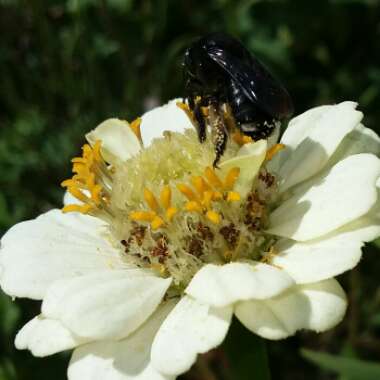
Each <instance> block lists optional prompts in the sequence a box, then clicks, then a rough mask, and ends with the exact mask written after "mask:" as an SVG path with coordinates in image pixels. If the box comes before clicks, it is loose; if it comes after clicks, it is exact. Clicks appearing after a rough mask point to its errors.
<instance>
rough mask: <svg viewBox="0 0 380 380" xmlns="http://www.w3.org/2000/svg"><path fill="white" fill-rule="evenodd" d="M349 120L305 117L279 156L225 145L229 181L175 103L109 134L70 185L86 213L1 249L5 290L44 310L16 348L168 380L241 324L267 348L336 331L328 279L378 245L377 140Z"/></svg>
mask: <svg viewBox="0 0 380 380" xmlns="http://www.w3.org/2000/svg"><path fill="white" fill-rule="evenodd" d="M355 108H356V104H355V103H353V102H344V103H341V104H338V105H332V106H322V107H317V108H314V109H311V110H309V111H307V112H305V113H304V114H302V115H300V116H298V117H296V118H295V119H293V120H292V121H291V122H290V124H289V126H288V128H287V130H286V132H285V133H284V135H283V137H282V139H281V143H282V144H284V146H285V148H284V149H283V150H281V151H280V152H278V153H277V154H275V155H274V153H275V152H276V151H277V149H278V148H279V147H281V146H279V145H274V146H272V147H270V148H268V146H267V142H266V141H258V142H256V143H248V144H245V145H243V146H242V147H240V146H239V145H238V144H237V143H235V142H233V139H232V138H231V139H230V142H229V143H228V147H227V150H226V152H225V154H224V155H223V157H222V160H221V162H220V169H219V170H213V169H212V168H211V167H210V166H209V165H210V163H211V162H212V161H213V158H214V153H213V145H212V143H211V142H210V140H211V139H210V138H208V141H207V142H206V143H204V144H199V143H198V141H197V137H196V133H195V131H194V129H193V128H192V126H191V123H190V122H189V119H188V118H187V117H186V115H185V113H184V112H183V111H182V110H180V109H179V108H177V107H176V105H175V102H171V103H169V104H168V105H166V106H164V107H160V108H156V109H154V110H153V111H150V112H148V113H146V114H145V115H144V116H143V117H142V120H141V125H140V124H139V120H138V121H135V122H134V123H132V124H131V125H129V124H128V123H126V122H124V121H121V120H117V119H110V120H107V121H105V122H104V123H102V124H101V125H100V126H98V127H97V128H96V129H95V130H94V131H92V132H91V133H89V134H88V135H87V139H88V141H89V144H90V145H86V146H85V147H84V148H83V157H80V158H76V159H74V160H73V162H74V164H73V165H74V168H73V169H74V172H75V173H76V175H74V177H73V179H72V180H68V181H65V182H64V185H65V186H66V187H68V189H69V191H70V192H71V194H73V195H75V196H76V197H77V198H79V200H80V202H73V198H72V197H71V195H68V196H67V197H66V204H70V205H66V206H65V208H64V211H65V213H63V212H61V211H60V210H52V211H49V212H47V213H45V214H43V215H41V216H40V217H38V218H37V219H35V220H31V221H26V222H23V223H19V224H17V225H15V226H14V227H12V228H11V229H10V230H9V231H8V232H7V233H6V234H5V235H4V237H3V239H2V241H1V254H0V264H1V269H2V271H1V278H0V284H1V287H2V289H3V290H4V292H6V293H7V294H9V295H10V296H12V297H27V298H32V299H36V300H42V308H41V314H40V315H38V316H37V317H35V318H34V319H33V320H31V321H30V322H29V323H27V324H26V325H25V326H24V327H23V328H22V329H21V330H20V331H19V333H18V334H17V337H16V347H17V348H19V349H29V350H31V351H32V353H33V354H34V355H36V356H45V355H50V354H54V353H56V352H59V351H62V350H67V349H72V348H75V351H74V354H73V357H72V359H71V362H70V365H69V370H68V376H69V379H71V380H87V379H88V380H89V379H92V380H94V379H95V380H96V379H99V380H129V379H135V380H136V379H137V380H167V379H174V378H175V377H176V376H177V375H179V374H181V373H183V372H185V371H187V370H188V369H189V368H190V367H191V365H192V364H193V363H194V362H195V360H196V357H197V355H198V354H199V353H204V352H206V351H208V350H210V349H212V348H213V347H215V346H217V345H219V344H220V343H221V342H222V341H223V339H224V338H225V336H226V334H227V330H228V327H229V325H230V322H231V318H232V315H233V314H235V315H236V317H237V318H238V319H239V320H240V321H241V322H242V323H243V324H244V325H245V326H246V327H247V328H248V329H249V330H251V331H252V332H254V333H256V334H258V335H260V336H262V337H264V338H268V339H282V338H285V337H288V336H290V335H293V334H294V333H295V332H296V331H298V330H300V329H311V330H315V331H324V330H327V329H329V328H331V327H333V326H335V325H336V324H337V323H338V322H340V321H341V319H342V318H343V315H344V313H345V310H346V297H345V294H344V292H343V290H342V288H341V287H340V286H339V284H338V282H337V281H336V280H335V279H334V276H336V275H339V274H341V273H343V272H345V271H347V270H349V269H351V268H353V267H354V266H355V265H356V264H357V263H358V261H359V260H360V257H361V248H362V246H363V244H364V242H367V241H370V240H372V239H374V238H375V237H377V236H378V235H379V234H380V223H379V221H380V209H379V206H380V203H379V202H378V190H379V188H378V186H379V185H380V181H379V177H380V160H379V159H378V158H377V157H376V155H377V154H379V151H380V140H379V138H378V136H377V135H376V134H375V133H374V132H372V131H371V130H369V129H367V128H365V127H364V126H363V125H362V124H360V121H361V119H362V114H361V112H358V111H356V110H355ZM185 129H186V131H185ZM167 130H168V131H170V132H169V133H168V132H166V133H164V131H167ZM140 131H141V135H140V134H139V133H140ZM162 135H164V137H162ZM158 137H159V138H158ZM268 144H269V143H268ZM272 155H274V157H273V159H271V158H272V157H271V156H272ZM270 159H271V160H270ZM105 162H107V163H108V164H109V165H106V163H105ZM70 211H74V212H70ZM75 211H80V212H81V213H79V212H75ZM86 213H88V214H90V215H91V216H90V215H86Z"/></svg>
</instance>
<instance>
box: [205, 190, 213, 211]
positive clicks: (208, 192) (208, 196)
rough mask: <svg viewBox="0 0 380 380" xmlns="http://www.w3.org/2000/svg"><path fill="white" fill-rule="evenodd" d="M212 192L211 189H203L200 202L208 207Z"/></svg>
mask: <svg viewBox="0 0 380 380" xmlns="http://www.w3.org/2000/svg"><path fill="white" fill-rule="evenodd" d="M213 195H214V192H213V191H212V190H208V191H205V193H204V194H203V199H202V203H203V204H204V205H205V206H206V207H207V208H209V207H210V205H211V201H212V199H213Z"/></svg>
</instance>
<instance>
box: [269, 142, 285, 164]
mask: <svg viewBox="0 0 380 380" xmlns="http://www.w3.org/2000/svg"><path fill="white" fill-rule="evenodd" d="M284 148H285V145H284V144H276V145H273V146H272V148H270V149H268V151H267V154H266V156H265V159H266V160H267V161H270V160H271V159H272V158H273V157H274V156H275V155H276V154H277V153H278V152H279V151H280V150H283V149H284Z"/></svg>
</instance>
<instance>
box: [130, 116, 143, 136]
mask: <svg viewBox="0 0 380 380" xmlns="http://www.w3.org/2000/svg"><path fill="white" fill-rule="evenodd" d="M140 125H141V117H138V118H137V119H135V120H133V121H132V123H131V124H129V127H130V128H131V129H132V131H133V133H134V134H135V135H136V136H137V137H138V139H140V140H141V130H140Z"/></svg>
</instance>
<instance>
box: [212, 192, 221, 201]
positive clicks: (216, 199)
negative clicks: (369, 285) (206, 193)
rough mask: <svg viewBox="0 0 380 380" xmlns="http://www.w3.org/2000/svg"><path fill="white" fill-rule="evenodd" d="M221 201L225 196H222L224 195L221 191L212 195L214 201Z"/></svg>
mask: <svg viewBox="0 0 380 380" xmlns="http://www.w3.org/2000/svg"><path fill="white" fill-rule="evenodd" d="M221 199H223V195H222V193H221V192H220V191H214V192H213V193H212V200H213V201H219V200H221Z"/></svg>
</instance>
